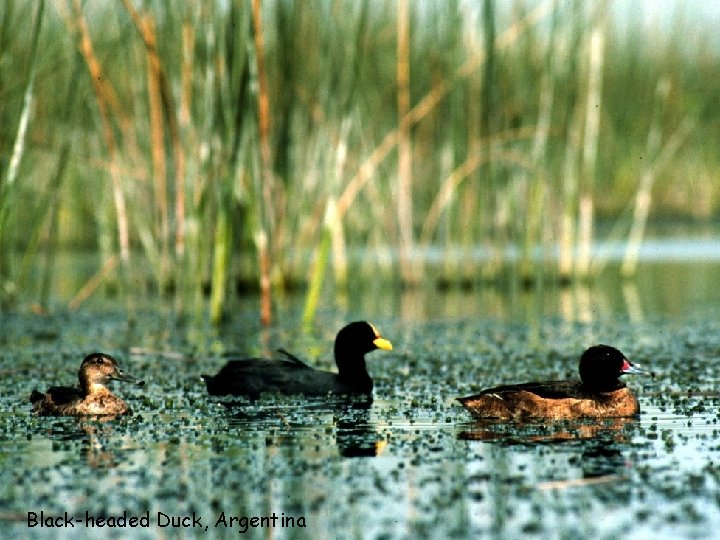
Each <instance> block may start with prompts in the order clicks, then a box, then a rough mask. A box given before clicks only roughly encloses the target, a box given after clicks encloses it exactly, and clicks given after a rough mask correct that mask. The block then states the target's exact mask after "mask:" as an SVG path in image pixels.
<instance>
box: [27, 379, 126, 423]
mask: <svg viewBox="0 0 720 540" xmlns="http://www.w3.org/2000/svg"><path fill="white" fill-rule="evenodd" d="M30 402H31V403H32V405H33V410H34V411H35V412H36V413H37V414H39V415H40V416H94V415H123V414H132V411H131V410H130V408H129V407H128V406H127V403H125V402H124V401H123V400H122V399H120V398H119V397H117V396H116V395H114V394H113V393H112V392H110V390H107V389H104V390H102V391H99V392H94V393H92V394H90V395H87V396H86V395H84V394H83V392H82V391H81V390H80V389H79V388H72V387H69V386H53V387H52V388H50V389H49V390H48V391H47V392H45V393H44V394H43V393H41V392H38V391H33V393H32V394H31V395H30Z"/></svg>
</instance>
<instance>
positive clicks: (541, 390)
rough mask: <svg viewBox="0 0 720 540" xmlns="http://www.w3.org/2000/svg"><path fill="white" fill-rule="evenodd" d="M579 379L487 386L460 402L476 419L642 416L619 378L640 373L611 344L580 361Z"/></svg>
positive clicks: (594, 348)
mask: <svg viewBox="0 0 720 540" xmlns="http://www.w3.org/2000/svg"><path fill="white" fill-rule="evenodd" d="M579 369H580V380H579V381H578V380H567V381H545V382H530V383H525V384H511V385H506V386H498V387H495V388H488V389H487V390H483V391H481V392H480V393H478V394H475V395H472V396H468V397H462V398H458V401H459V402H460V403H461V404H462V405H463V407H465V408H466V409H467V410H468V411H469V412H470V413H472V414H473V415H474V416H476V417H478V418H501V419H523V418H550V419H565V418H583V417H585V418H587V417H596V418H603V417H604V418H613V417H624V416H635V415H637V414H639V413H640V405H639V403H638V400H637V398H636V397H635V396H634V395H633V393H632V392H631V391H630V389H629V388H628V387H627V386H625V383H624V382H622V381H621V380H620V377H621V376H622V375H627V374H630V373H643V374H648V375H652V376H654V374H653V373H651V372H649V371H646V370H644V369H642V368H640V367H639V366H637V365H635V364H633V363H631V362H630V361H629V360H628V359H627V358H625V355H623V353H621V352H620V351H619V350H618V349H616V348H615V347H610V346H609V345H595V346H593V347H590V348H589V349H587V350H586V351H585V352H584V353H583V354H582V356H581V357H580V368H579Z"/></svg>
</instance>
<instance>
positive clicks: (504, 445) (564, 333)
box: [0, 263, 720, 539]
mask: <svg viewBox="0 0 720 540" xmlns="http://www.w3.org/2000/svg"><path fill="white" fill-rule="evenodd" d="M642 272H643V273H642V274H641V275H640V276H639V278H638V279H637V280H634V281H628V282H622V281H620V280H618V279H617V278H613V275H612V273H608V274H607V277H604V278H601V279H600V280H598V281H597V282H596V283H594V284H590V285H587V286H582V287H575V288H567V289H560V290H557V289H551V288H545V289H540V290H538V289H533V290H530V291H525V290H515V291H504V292H503V291H499V290H498V289H494V288H487V287H486V288H476V289H471V290H459V289H458V290H455V289H451V290H450V291H447V292H444V293H439V292H438V291H436V290H435V289H434V288H432V287H427V288H421V289H418V290H411V291H406V292H403V293H401V292H397V291H394V290H388V289H385V288H383V287H382V286H381V285H375V286H368V287H367V288H364V289H362V290H360V289H357V290H355V291H354V292H351V293H349V294H348V296H347V297H345V298H340V299H339V300H336V299H335V298H328V299H327V302H326V303H325V305H326V306H328V307H327V308H326V309H324V310H323V311H321V312H320V314H319V316H318V319H317V321H316V323H315V324H314V325H313V326H312V327H311V328H309V329H307V330H306V331H303V330H302V329H301V325H300V324H299V319H300V316H299V314H300V313H301V310H302V298H301V297H298V298H294V297H287V298H284V299H280V300H279V301H278V305H277V311H276V312H277V314H278V317H277V321H276V323H275V325H273V326H272V327H270V328H268V329H263V328H261V327H260V325H259V323H258V322H257V318H256V313H257V302H256V301H255V300H254V299H248V300H244V301H243V302H239V303H238V304H237V305H236V306H233V310H232V313H233V315H232V316H231V317H230V319H229V320H228V321H227V322H226V323H225V324H224V325H223V326H222V327H220V328H219V329H213V328H211V327H210V326H209V325H208V324H207V323H206V322H204V321H205V319H204V318H200V319H194V318H193V317H188V316H179V315H177V312H176V310H175V308H174V307H171V306H165V305H163V304H159V303H155V304H154V305H144V304H143V303H142V302H140V301H137V302H134V303H133V304H132V306H133V307H132V308H129V307H128V306H126V305H120V304H122V302H120V301H115V302H114V303H112V304H111V303H110V302H108V301H101V300H96V301H93V302H91V303H89V304H88V305H87V306H85V308H84V309H83V310H82V311H79V312H75V313H69V312H64V311H62V310H58V311H57V312H56V313H55V314H53V315H48V316H38V315H34V314H31V313H26V312H16V313H4V314H0V318H1V320H0V373H1V375H2V378H1V379H0V380H2V382H1V383H0V384H1V385H2V395H1V396H0V536H2V537H12V536H15V537H23V538H51V537H52V538H54V537H57V536H58V535H59V536H60V537H73V538H77V537H84V536H88V537H90V536H96V535H99V534H109V535H112V536H116V537H125V536H127V537H130V536H132V537H147V538H154V537H157V536H160V535H163V536H167V537H171V538H172V537H181V536H184V537H198V538H225V537H234V536H237V535H238V534H239V533H241V532H243V531H245V532H244V536H246V537H250V538H266V537H268V536H272V537H273V538H410V537H412V538H479V537H491V536H492V537H500V538H502V537H506V538H519V537H521V535H524V536H523V537H537V538H568V539H569V538H573V539H574V538H582V537H586V538H587V537H593V538H620V537H622V538H656V537H657V534H658V531H662V535H663V536H664V537H676V538H711V537H713V531H715V530H717V528H718V526H720V485H719V482H720V431H719V430H720V427H719V426H718V410H719V409H718V405H719V404H720V397H718V393H717V386H718V379H719V377H720V366H719V365H718V358H719V357H720V337H719V333H718V321H719V320H720V319H719V317H720V309H719V308H718V306H720V303H718V296H720V293H718V287H717V284H718V283H719V282H720V281H718V280H719V279H720V271H719V269H718V267H717V266H716V265H714V264H711V263H706V264H699V263H694V264H692V265H682V264H679V263H672V264H670V263H663V264H659V263H658V264H646V265H645V266H643V269H642ZM359 318H367V319H369V320H371V322H373V323H374V324H375V325H376V326H377V327H378V328H379V329H380V330H381V332H382V333H383V335H384V336H385V337H387V338H388V339H390V340H391V341H392V342H393V345H394V347H395V348H394V350H393V351H392V352H385V351H376V352H374V353H372V355H371V356H369V367H370V371H371V373H372V375H373V376H374V378H375V380H376V390H375V399H374V401H373V402H372V403H367V402H363V401H362V400H355V401H350V402H348V401H346V400H342V399H321V398H318V399H312V400H304V399H297V398H281V397H267V398H265V399H262V400H260V401H258V402H249V401H245V400H242V399H239V400H235V401H232V400H222V399H217V398H212V397H209V396H207V395H206V393H205V389H204V387H203V384H202V383H201V381H200V379H199V375H200V374H201V373H212V372H215V371H216V370H217V369H218V368H219V367H220V366H221V365H222V364H223V363H224V361H225V359H226V357H227V356H228V355H232V354H233V353H237V354H242V355H245V354H247V355H265V354H270V353H271V352H272V351H273V350H274V349H275V348H277V347H281V346H282V347H286V348H287V349H289V350H290V351H292V352H294V353H295V354H297V355H298V356H300V357H302V358H304V359H306V360H307V361H308V362H310V363H311V364H313V365H315V366H317V367H322V368H325V369H334V366H333V364H332V360H331V358H330V351H331V347H332V340H333V338H334V335H335V332H336V331H337V329H338V328H340V327H341V326H342V325H343V324H344V323H346V322H348V321H350V320H355V319H359ZM598 342H603V343H609V344H613V345H615V346H617V347H619V348H620V349H621V350H622V351H623V352H625V353H626V355H627V356H628V357H629V358H630V359H631V360H633V361H635V362H638V363H640V364H645V365H647V366H649V367H652V368H653V369H654V370H655V371H656V372H657V373H658V378H657V379H656V380H651V379H642V378H635V379H632V380H629V384H630V385H631V386H632V388H633V389H635V390H636V391H637V393H638V394H639V395H640V401H641V406H642V410H643V412H642V414H641V415H640V417H639V418H634V419H620V420H603V421H593V420H590V421H588V420H585V421H576V422H556V423H530V424H522V425H518V424H507V423H492V422H489V423H487V422H486V423H475V422H473V421H472V420H471V418H470V417H469V416H468V415H467V414H466V413H465V412H464V410H462V409H461V408H460V407H459V406H458V405H457V404H456V403H455V402H454V399H453V398H454V397H456V396H459V395H463V394H467V393H472V392H474V391H476V390H478V389H480V388H482V387H485V386H489V385H494V384H499V383H504V382H513V381H524V380H532V379H544V378H547V379H552V378H557V377H566V376H573V375H574V374H575V372H576V366H577V357H578V355H579V353H580V352H582V350H583V348H584V347H586V346H588V345H590V344H594V343H598ZM96 349H101V350H103V351H105V352H108V353H111V354H114V355H116V356H117V357H118V358H120V359H121V362H122V366H123V367H124V368H125V369H126V370H127V371H128V372H130V373H133V374H135V375H137V376H140V377H142V378H144V379H145V380H146V381H147V385H146V386H145V387H144V388H133V387H129V386H123V385H121V384H119V383H117V384H115V385H114V389H115V391H116V392H117V393H118V394H120V395H122V396H123V397H124V398H126V399H127V400H128V401H129V402H130V403H131V405H132V406H133V408H134V409H135V411H136V414H135V415H133V416H132V417H129V418H122V419H117V420H112V421H105V422H101V421H95V420H79V419H74V418H57V419H55V418H35V417H33V416H32V415H31V414H30V408H29V405H28V404H27V403H26V398H27V396H28V394H29V393H30V391H31V390H32V389H33V388H36V387H37V388H42V389H45V388H46V387H47V386H49V385H51V384H70V383H73V382H74V381H75V378H76V372H77V368H78V367H79V363H80V360H81V359H82V357H83V356H84V355H85V354H86V353H88V352H91V351H93V350H96ZM41 511H42V512H43V516H46V517H47V516H52V517H63V519H64V518H65V517H68V516H69V517H70V518H73V519H76V520H78V519H79V520H81V521H82V524H81V523H79V522H77V521H76V526H75V527H74V528H73V529H70V528H63V529H53V528H41V527H39V526H36V527H32V528H29V527H28V515H29V513H30V512H34V513H36V514H37V515H38V517H39V514H40V512H41ZM66 513H67V515H66ZM132 516H135V517H137V518H142V517H145V516H147V517H148V521H149V523H148V524H149V527H147V528H145V527H141V526H139V525H137V526H136V527H135V528H130V527H127V526H126V527H124V528H121V527H115V528H108V527H107V526H106V525H103V526H102V527H100V526H99V523H100V522H99V521H98V520H99V519H101V518H105V519H111V520H112V523H114V524H118V523H120V522H119V521H118V519H119V518H122V517H125V518H126V519H128V520H129V518H130V517H132ZM165 516H167V517H165ZM272 516H275V521H274V525H275V526H274V528H272V529H271V527H270V526H271V525H272V524H273V521H272ZM193 517H194V518H195V524H196V525H197V524H198V521H199V523H200V524H201V526H199V527H197V526H196V527H193V521H192V518H193ZM232 517H236V518H238V519H236V520H234V521H231V520H232ZM244 517H247V518H251V517H257V518H258V520H257V522H256V526H255V527H253V526H252V525H251V523H252V522H251V521H250V520H249V519H248V520H247V521H245V520H243V519H241V518H244ZM88 518H90V519H91V522H90V525H89V526H88V523H87V521H88ZM173 518H175V520H174V521H173ZM182 518H185V521H184V522H183V520H182ZM260 518H265V519H264V521H262V520H261V519H260ZM63 523H65V522H64V521H63ZM139 523H140V522H139ZM166 523H167V526H163V525H165V524H166ZM173 523H174V524H175V525H176V526H175V527H173V526H172V525H173ZM261 525H263V526H261ZM206 527H207V530H206ZM58 533H59V534H58Z"/></svg>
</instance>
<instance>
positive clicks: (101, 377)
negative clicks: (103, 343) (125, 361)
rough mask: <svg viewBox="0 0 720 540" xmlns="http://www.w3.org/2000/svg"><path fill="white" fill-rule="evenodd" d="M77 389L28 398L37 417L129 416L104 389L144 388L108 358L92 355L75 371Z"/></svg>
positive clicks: (58, 388)
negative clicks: (117, 384) (119, 384)
mask: <svg viewBox="0 0 720 540" xmlns="http://www.w3.org/2000/svg"><path fill="white" fill-rule="evenodd" d="M78 378H79V379H80V387H79V388H78V387H71V386H53V387H51V388H50V389H48V391H47V392H45V393H42V392H38V391H37V390H34V391H33V392H32V394H31V395H30V402H31V403H32V406H33V410H34V411H35V412H36V413H37V414H39V415H40V416H94V415H122V414H132V411H131V410H130V408H129V407H128V405H127V403H125V402H124V401H123V400H122V399H120V398H119V397H117V396H116V395H115V394H113V393H112V392H111V391H110V389H109V388H108V387H107V385H108V384H109V383H110V381H124V382H129V383H133V384H137V385H138V386H142V385H143V384H145V381H141V380H140V379H137V378H135V377H133V376H132V375H128V374H127V373H123V371H122V370H121V369H120V368H119V367H118V364H117V361H116V360H115V359H114V358H113V357H112V356H110V355H107V354H103V353H93V354H90V355H88V356H86V357H85V359H84V360H83V361H82V364H81V365H80V370H79V371H78Z"/></svg>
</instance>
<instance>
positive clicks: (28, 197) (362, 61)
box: [0, 0, 720, 319]
mask: <svg viewBox="0 0 720 540" xmlns="http://www.w3.org/2000/svg"><path fill="white" fill-rule="evenodd" d="M408 4H409V7H408V9H409V11H408V13H407V23H408V24H409V34H407V36H406V37H404V38H402V39H401V40H400V41H398V35H399V34H398V29H399V26H398V18H397V10H398V7H397V6H398V5H399V4H396V3H395V2H389V1H388V2H371V1H366V0H363V1H359V2H355V1H349V0H348V1H343V0H337V1H330V0H314V1H311V2H307V1H302V2H301V1H297V0H296V1H292V0H276V1H266V2H262V3H256V2H251V1H245V0H231V1H229V2H202V3H197V5H196V3H189V2H188V3H185V2H182V3H168V2H161V1H146V2H133V1H131V0H127V1H125V2H123V3H121V4H120V3H114V4H113V6H112V7H110V6H105V5H104V4H102V3H88V2H81V1H76V0H56V1H54V2H49V3H48V4H47V6H45V9H44V13H43V12H42V11H41V7H42V6H43V5H44V2H41V3H37V2H31V1H29V0H7V1H6V2H3V3H2V5H1V6H0V104H1V105H0V196H1V197H2V198H1V199H0V285H1V286H0V297H1V298H2V301H3V303H4V304H6V305H7V304H13V303H14V302H16V301H18V300H20V301H23V302H35V301H37V302H40V303H41V304H42V305H48V304H50V303H51V299H52V298H53V282H54V279H55V278H56V276H54V273H53V264H52V261H53V257H54V253H55V251H56V250H68V249H84V250H91V251H92V252H93V253H97V268H98V269H101V268H103V267H105V266H106V265H108V261H112V260H114V258H116V257H119V260H120V264H119V266H118V267H117V271H116V272H111V273H110V275H109V276H108V277H107V279H106V281H107V280H113V279H114V280H117V282H118V285H119V286H120V287H121V288H136V287H137V284H146V283H147V281H148V280H149V281H150V282H152V284H153V285H154V287H157V288H158V289H159V290H162V291H172V290H176V291H179V294H182V295H184V296H185V295H186V296H187V298H189V299H196V298H198V296H199V293H201V292H202V291H209V292H211V298H212V304H213V318H216V319H219V318H221V316H222V312H223V309H224V307H223V306H224V303H225V300H226V299H227V298H228V297H229V296H230V295H232V294H234V291H235V289H236V287H235V286H234V285H235V284H236V283H237V282H243V283H246V282H249V283H255V284H257V286H259V284H260V283H261V282H262V283H266V284H267V283H270V284H271V286H270V287H269V288H266V290H273V291H276V292H277V291H280V290H283V289H285V288H288V287H289V286H291V285H292V284H294V283H297V282H301V283H307V282H311V283H312V284H313V286H312V288H311V290H312V294H311V295H310V297H309V301H308V308H307V310H306V316H307V317H308V318H311V316H312V313H314V310H315V307H316V305H317V301H318V299H317V294H318V287H319V286H320V285H321V284H322V283H324V282H326V281H327V280H328V278H331V277H332V275H333V274H330V273H327V272H326V270H325V269H326V265H325V264H323V263H321V262H319V261H317V257H323V258H328V259H332V262H333V263H334V265H335V266H337V267H338V268H336V269H335V270H336V271H335V273H334V275H335V276H336V279H337V282H338V283H339V284H340V285H341V286H343V285H342V284H343V283H345V281H346V280H348V279H349V280H352V279H356V278H357V279H362V276H363V275H365V274H366V273H368V274H370V275H371V276H373V279H376V278H377V276H378V273H388V271H387V265H386V264H385V263H384V259H383V253H384V252H387V251H388V250H389V251H391V252H393V253H400V254H402V256H400V257H398V258H397V261H398V262H402V261H403V260H405V261H406V262H407V259H408V258H409V259H410V262H411V266H409V267H406V268H404V269H403V268H401V267H400V266H399V265H398V264H396V263H393V265H392V266H391V267H390V271H389V274H388V275H387V277H388V278H391V279H394V278H400V279H402V280H410V281H412V280H414V279H417V278H419V277H422V276H425V275H427V273H428V272H429V269H428V265H427V264H425V265H423V264H422V263H423V262H424V261H422V260H418V257H417V256H414V255H413V254H414V253H416V252H418V251H419V250H422V249H424V248H426V247H429V246H442V247H443V249H447V250H448V253H450V252H451V251H452V250H454V249H455V248H460V249H466V250H467V249H471V248H472V247H474V246H477V245H482V246H485V247H487V248H489V249H491V250H492V251H493V252H494V253H498V254H499V253H501V252H502V249H503V248H504V247H505V246H507V245H514V246H517V247H518V248H519V249H520V250H521V253H522V254H523V255H522V256H521V257H520V258H519V260H518V261H517V262H516V263H512V266H513V268H512V275H515V276H517V277H518V278H520V279H524V280H535V279H539V278H540V276H563V277H572V276H574V275H575V274H576V273H577V272H578V271H579V269H580V270H581V267H582V262H580V263H579V262H578V261H577V260H576V259H575V258H574V257H575V255H574V254H575V248H576V247H577V246H578V244H579V242H581V240H582V237H581V234H580V232H581V231H582V230H583V226H584V227H585V230H586V231H588V232H589V234H590V238H593V237H594V236H595V234H596V233H595V232H593V230H592V229H590V230H588V229H587V227H588V224H592V223H593V222H594V221H596V220H598V219H605V220H611V221H618V220H620V221H618V226H617V227H616V228H615V230H616V231H619V232H618V233H617V234H619V235H620V236H626V235H627V234H629V231H630V228H631V222H632V216H633V213H632V211H631V210H628V209H632V208H633V206H635V204H636V203H635V200H636V196H637V194H638V193H639V192H640V193H642V191H643V190H646V188H643V190H641V189H640V188H641V182H640V179H641V177H642V176H643V174H644V173H645V172H647V171H648V170H650V171H652V172H653V173H654V176H653V182H652V183H651V190H650V195H651V200H652V204H651V207H650V215H651V216H652V215H658V216H660V215H662V216H668V215H672V216H681V217H689V218H692V219H702V220H707V219H711V218H712V217H714V216H716V215H717V214H718V209H719V208H720V186H719V185H718V180H717V178H718V177H717V173H716V171H717V170H718V167H719V165H720V163H719V161H720V156H719V155H718V153H717V151H716V148H715V146H716V145H713V144H710V141H717V140H719V139H720V133H718V132H719V131H720V122H719V120H720V110H718V108H717V95H719V94H720V80H718V79H717V77H711V76H709V75H708V74H711V73H717V72H718V70H719V68H720V65H719V64H720V52H719V51H718V47H717V44H716V43H714V42H713V40H712V37H713V36H712V35H711V34H710V31H711V29H710V28H709V27H708V28H697V26H696V25H695V26H693V25H692V23H691V22H689V19H687V18H684V17H683V16H682V9H680V8H678V9H677V11H678V13H677V14H676V15H675V19H674V21H673V23H674V24H673V25H672V28H673V30H672V32H670V33H667V34H661V33H658V32H657V31H651V30H647V29H648V28H652V27H653V26H652V25H645V24H643V23H644V22H645V21H644V20H643V19H642V17H643V15H642V14H636V15H634V16H635V17H637V20H629V21H627V22H623V23H622V24H619V23H617V21H615V20H614V19H613V18H612V17H611V16H610V15H608V13H609V10H608V9H607V6H606V5H604V4H602V3H590V2H562V1H560V2H553V1H550V2H516V3H513V4H512V6H513V9H512V10H511V9H510V7H509V5H508V4H507V3H496V2H492V1H486V2H483V3H477V5H476V4H475V3H456V2H446V1H444V0H436V1H427V2H412V1H411V2H409V3H408ZM681 5H682V4H681V3H678V6H681ZM259 7H260V10H259V11H257V9H258V8H259ZM491 8H492V9H491ZM254 9H255V10H256V11H254ZM258 14H260V15H261V17H260V19H259V23H258V24H256V25H254V24H253V23H254V21H258V19H257V17H258ZM621 26H622V28H619V27H621ZM628 28H630V29H631V30H628ZM621 30H622V31H621ZM690 34H692V36H693V39H692V40H691V41H688V40H687V39H686V38H685V36H687V35H690ZM400 35H402V34H400ZM593 35H595V36H596V37H597V38H598V39H600V41H599V43H600V48H599V49H598V48H596V49H595V54H594V56H593V54H591V51H592V49H591V47H590V45H591V43H592V36H593ZM399 50H400V51H402V55H404V56H403V58H406V59H407V61H408V65H409V81H408V83H407V88H405V87H404V86H403V85H404V83H400V86H399V84H398V76H397V70H398V51H399ZM259 51H261V53H260V54H259ZM598 51H599V53H598ZM598 62H599V63H598ZM593 69H595V71H594V73H596V74H598V77H596V78H595V79H593V77H592V76H591V75H592V73H593ZM33 77H34V84H33ZM661 80H662V81H665V82H664V83H663V84H667V85H668V89H667V91H666V92H657V88H658V84H659V82H660V81H661ZM399 91H400V92H401V93H403V92H405V91H407V94H406V95H407V96H409V105H407V104H405V102H403V101H402V100H400V101H399V100H398V92H399ZM598 96H599V97H598ZM28 98H32V99H31V101H30V102H28ZM596 98H597V99H598V101H597V103H596V102H594V101H593V100H595V99H596ZM28 103H29V104H28ZM399 103H400V105H399ZM405 107H409V112H405V111H406V110H407V109H405ZM25 121H27V131H26V132H24V133H23V131H22V130H23V128H22V125H23V124H22V123H23V122H25ZM593 122H596V129H593V124H592V123H593ZM687 122H692V126H693V128H692V129H691V130H690V131H689V132H688V133H687V134H686V135H685V136H684V138H683V140H681V141H679V142H680V144H679V145H676V143H677V142H678V141H677V140H676V139H673V137H674V135H675V134H677V133H678V131H679V130H682V127H681V126H683V125H687V124H686V123H687ZM651 130H654V132H656V133H657V134H658V135H657V136H658V137H659V138H658V139H657V141H656V142H653V143H650V142H649V132H650V131H651ZM18 145H20V146H18ZM649 150H650V153H648V151H649ZM671 151H672V153H671ZM401 156H402V158H401ZM403 160H404V161H403ZM401 161H402V162H403V163H405V165H402V166H401V165H400V163H401ZM408 162H409V163H410V166H409V167H408V165H407V164H408ZM658 163H660V165H662V166H659V165H658ZM656 169H657V170H656ZM646 187H647V186H646ZM639 190H640V191H639ZM408 193H409V196H410V205H409V206H408V204H407V196H408ZM399 197H400V199H399ZM329 201H335V202H336V203H337V212H335V211H333V214H334V215H335V217H334V218H333V219H334V221H333V223H327V222H326V220H325V215H326V213H327V212H326V207H327V205H328V204H329ZM583 201H584V202H583ZM698 201H701V203H698ZM333 204H335V203H333ZM581 208H586V209H590V210H591V211H592V214H591V215H590V214H586V215H583V214H582V212H581V210H580V209H581ZM408 213H410V215H407V214H408ZM586 218H590V219H586ZM583 220H584V221H583ZM583 223H584V225H583ZM408 226H409V232H408V229H407V228H408ZM634 230H635V231H637V230H638V226H637V224H636V226H635V227H634ZM639 230H642V227H640V228H639ZM403 231H404V232H403ZM258 238H266V239H267V253H266V257H265V256H264V255H263V257H265V258H263V257H261V256H260V255H261V251H262V250H258V243H257V239H258ZM563 239H564V241H565V243H564V244H563ZM328 242H329V243H330V245H329V246H328ZM556 244H560V245H566V247H567V249H566V251H565V254H566V255H567V260H565V261H564V262H563V261H560V260H558V259H557V258H556V257H551V256H550V253H551V250H550V249H547V248H549V246H553V245H556ZM536 246H544V247H545V248H546V249H545V251H544V252H545V253H546V260H545V261H544V262H541V263H538V261H536V260H535V259H534V258H532V257H531V253H532V252H533V248H534V247H536ZM355 248H361V249H365V258H366V260H364V261H363V262H362V265H360V268H357V265H355V266H353V265H352V264H350V265H349V267H348V268H349V270H347V271H348V272H351V273H352V272H354V273H356V274H357V276H355V275H350V276H347V274H346V271H345V269H344V264H346V262H345V261H346V260H347V254H346V253H345V251H346V249H355ZM581 251H582V250H581ZM378 254H379V255H378ZM261 259H262V260H261ZM40 263H42V264H40ZM507 264H508V263H507V262H506V261H503V260H502V258H500V257H499V256H498V257H496V258H494V259H493V261H491V263H488V264H486V265H484V266H483V267H482V268H477V267H475V266H474V265H471V264H469V263H467V262H464V261H463V260H459V261H457V262H456V263H453V262H452V261H451V260H450V259H448V260H447V261H446V264H444V265H443V267H442V268H441V269H440V271H441V272H442V273H444V274H445V277H447V278H449V279H451V280H454V279H479V278H480V277H489V278H495V277H497V276H498V275H499V274H500V273H501V272H504V269H505V267H506V266H507ZM412 265H414V266H412ZM598 267H599V265H595V266H592V267H591V268H598ZM416 273H417V274H416ZM142 286H144V285H142Z"/></svg>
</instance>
